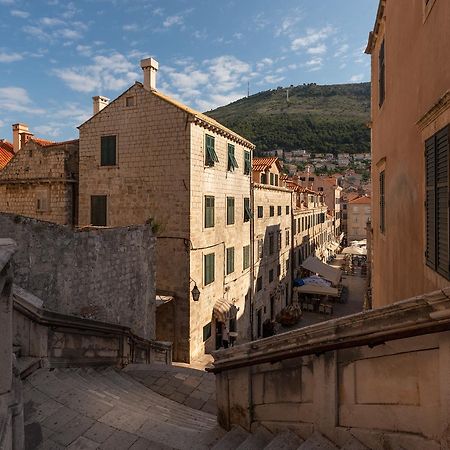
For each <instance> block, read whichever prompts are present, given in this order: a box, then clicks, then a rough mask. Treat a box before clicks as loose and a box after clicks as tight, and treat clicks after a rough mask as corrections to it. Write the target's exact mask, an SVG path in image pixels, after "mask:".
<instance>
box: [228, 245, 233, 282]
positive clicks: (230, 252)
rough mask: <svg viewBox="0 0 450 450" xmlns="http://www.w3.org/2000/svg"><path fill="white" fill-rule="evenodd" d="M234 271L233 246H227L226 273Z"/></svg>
mask: <svg viewBox="0 0 450 450" xmlns="http://www.w3.org/2000/svg"><path fill="white" fill-rule="evenodd" d="M233 272H234V247H230V248H227V275H228V274H230V273H233Z"/></svg>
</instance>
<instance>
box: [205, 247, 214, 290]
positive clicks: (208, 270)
mask: <svg viewBox="0 0 450 450" xmlns="http://www.w3.org/2000/svg"><path fill="white" fill-rule="evenodd" d="M203 272H204V285H205V286H207V285H208V284H211V283H212V282H214V275H215V254H214V253H209V254H208V255H204V256H203Z"/></svg>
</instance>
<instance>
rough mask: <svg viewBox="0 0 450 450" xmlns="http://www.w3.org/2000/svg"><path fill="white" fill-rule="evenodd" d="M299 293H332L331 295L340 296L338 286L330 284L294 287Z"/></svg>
mask: <svg viewBox="0 0 450 450" xmlns="http://www.w3.org/2000/svg"><path fill="white" fill-rule="evenodd" d="M294 290H295V291H296V292H298V293H299V294H315V295H330V296H331V297H339V292H338V290H337V288H334V287H328V286H318V285H317V284H304V285H303V286H297V287H295V288H294Z"/></svg>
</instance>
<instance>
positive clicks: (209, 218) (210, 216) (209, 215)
mask: <svg viewBox="0 0 450 450" xmlns="http://www.w3.org/2000/svg"><path fill="white" fill-rule="evenodd" d="M214 203H215V198H214V197H213V196H212V195H205V228H212V227H214Z"/></svg>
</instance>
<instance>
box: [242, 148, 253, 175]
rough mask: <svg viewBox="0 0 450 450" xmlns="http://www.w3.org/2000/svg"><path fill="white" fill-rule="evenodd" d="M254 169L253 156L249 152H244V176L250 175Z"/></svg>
mask: <svg viewBox="0 0 450 450" xmlns="http://www.w3.org/2000/svg"><path fill="white" fill-rule="evenodd" d="M251 169H252V161H251V154H250V152H249V151H247V150H244V175H250V172H251Z"/></svg>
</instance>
